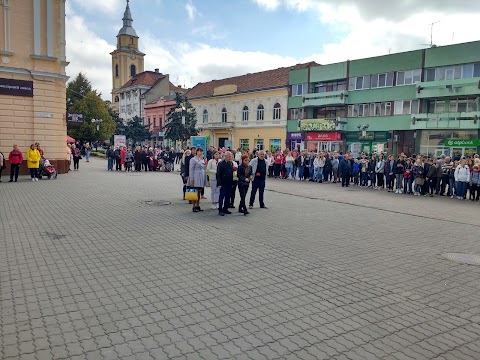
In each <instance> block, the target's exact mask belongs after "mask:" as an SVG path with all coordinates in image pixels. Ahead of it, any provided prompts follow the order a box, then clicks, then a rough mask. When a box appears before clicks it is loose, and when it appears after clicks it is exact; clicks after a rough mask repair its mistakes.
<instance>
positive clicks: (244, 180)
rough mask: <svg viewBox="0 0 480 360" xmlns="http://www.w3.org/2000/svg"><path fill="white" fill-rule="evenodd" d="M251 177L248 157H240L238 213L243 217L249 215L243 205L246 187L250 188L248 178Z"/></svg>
mask: <svg viewBox="0 0 480 360" xmlns="http://www.w3.org/2000/svg"><path fill="white" fill-rule="evenodd" d="M251 175H252V167H251V166H250V165H249V159H248V155H242V163H241V164H240V166H239V167H238V170H237V177H238V192H239V193H240V206H239V207H238V212H243V215H247V214H249V212H248V210H247V206H246V204H245V197H246V196H247V191H248V187H249V186H250V176H251Z"/></svg>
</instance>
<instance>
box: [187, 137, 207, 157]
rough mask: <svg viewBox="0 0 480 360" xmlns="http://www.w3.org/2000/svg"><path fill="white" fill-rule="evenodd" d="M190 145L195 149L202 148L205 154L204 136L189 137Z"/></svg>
mask: <svg viewBox="0 0 480 360" xmlns="http://www.w3.org/2000/svg"><path fill="white" fill-rule="evenodd" d="M190 144H191V145H192V146H195V147H196V148H197V149H198V148H202V149H203V153H204V154H207V139H206V137H205V136H192V137H190Z"/></svg>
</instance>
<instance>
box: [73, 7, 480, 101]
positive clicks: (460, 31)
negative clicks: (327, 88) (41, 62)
mask: <svg viewBox="0 0 480 360" xmlns="http://www.w3.org/2000/svg"><path fill="white" fill-rule="evenodd" d="M66 6H67V7H66V26H67V29H66V31H67V33H66V36H67V60H68V61H70V65H69V66H68V67H67V75H69V76H71V77H74V76H76V75H77V74H78V73H79V72H80V71H81V72H83V73H84V74H85V75H86V76H87V77H88V78H89V79H90V81H91V82H92V85H93V88H94V89H97V90H98V91H100V92H101V93H102V97H103V98H104V99H106V100H107V99H110V92H111V88H112V72H111V64H112V60H111V55H110V52H112V51H113V50H114V49H115V47H116V35H117V34H118V31H119V30H120V28H121V27H122V25H123V22H122V17H123V13H124V11H125V7H126V0H69V1H67V2H66ZM130 9H131V12H132V17H133V20H134V21H133V27H134V28H135V30H136V32H137V35H138V36H139V48H140V51H142V52H144V53H146V56H145V70H152V71H153V70H154V69H155V68H159V69H160V72H162V73H164V74H170V81H172V82H173V83H174V84H175V85H182V86H183V85H185V86H187V87H192V86H194V85H195V84H197V83H198V82H207V81H210V80H214V79H223V78H226V77H231V76H237V75H242V74H246V73H249V72H257V71H262V70H268V69H275V68H278V67H284V66H291V65H294V64H298V63H303V62H308V61H316V62H317V63H319V64H331V63H335V62H341V61H345V60H352V59H359V58H366V57H372V56H379V55H385V54H388V53H396V52H402V51H409V50H415V49H421V48H426V47H428V46H429V44H430V32H431V25H430V24H431V23H433V22H436V24H435V25H434V26H433V44H435V45H437V46H442V45H449V44H453V43H461V42H468V41H476V40H480V38H479V37H478V35H477V33H478V32H476V31H474V29H475V26H476V24H477V21H478V18H479V15H480V1H471V0H456V1H451V0H335V1H332V0H130Z"/></svg>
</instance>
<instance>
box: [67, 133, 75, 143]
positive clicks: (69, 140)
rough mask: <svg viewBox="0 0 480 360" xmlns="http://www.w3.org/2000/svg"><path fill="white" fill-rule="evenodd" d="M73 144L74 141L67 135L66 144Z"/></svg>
mask: <svg viewBox="0 0 480 360" xmlns="http://www.w3.org/2000/svg"><path fill="white" fill-rule="evenodd" d="M74 142H75V139H74V138H72V137H71V136H69V135H67V143H74Z"/></svg>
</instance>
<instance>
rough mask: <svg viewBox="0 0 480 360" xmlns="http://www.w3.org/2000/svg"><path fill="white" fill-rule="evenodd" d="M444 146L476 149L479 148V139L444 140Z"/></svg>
mask: <svg viewBox="0 0 480 360" xmlns="http://www.w3.org/2000/svg"><path fill="white" fill-rule="evenodd" d="M444 144H445V146H460V147H465V146H472V147H478V146H480V139H471V140H465V139H464V140H462V139H447V140H445V142H444Z"/></svg>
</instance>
